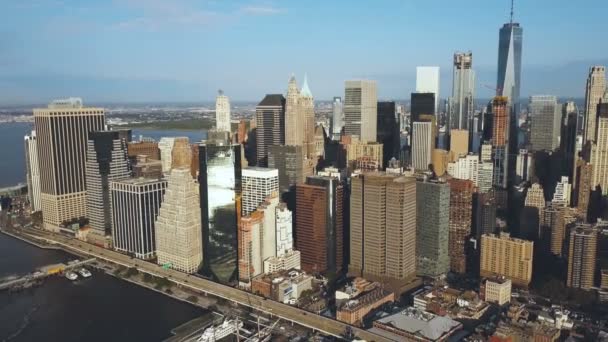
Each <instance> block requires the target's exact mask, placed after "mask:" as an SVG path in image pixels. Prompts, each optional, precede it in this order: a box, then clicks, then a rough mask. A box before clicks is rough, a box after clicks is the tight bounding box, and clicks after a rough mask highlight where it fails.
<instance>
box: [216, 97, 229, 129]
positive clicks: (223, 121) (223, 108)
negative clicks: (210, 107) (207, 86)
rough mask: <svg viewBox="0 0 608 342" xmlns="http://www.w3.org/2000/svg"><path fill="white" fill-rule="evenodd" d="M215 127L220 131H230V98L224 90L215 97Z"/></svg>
mask: <svg viewBox="0 0 608 342" xmlns="http://www.w3.org/2000/svg"><path fill="white" fill-rule="evenodd" d="M215 128H216V130H218V131H220V132H230V99H229V98H228V96H226V95H224V92H223V91H222V90H220V91H218V94H217V97H216V98H215Z"/></svg>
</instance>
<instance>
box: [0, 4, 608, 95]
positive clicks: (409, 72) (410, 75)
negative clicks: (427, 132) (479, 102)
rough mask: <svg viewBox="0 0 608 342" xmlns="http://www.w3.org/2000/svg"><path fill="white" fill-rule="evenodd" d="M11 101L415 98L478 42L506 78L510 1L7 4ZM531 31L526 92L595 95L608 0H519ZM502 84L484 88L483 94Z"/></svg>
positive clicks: (491, 67)
mask: <svg viewBox="0 0 608 342" xmlns="http://www.w3.org/2000/svg"><path fill="white" fill-rule="evenodd" d="M1 2H2V5H1V6H2V10H1V13H0V104H11V103H28V102H47V101H48V100H49V99H51V98H54V97H63V96H82V97H84V98H85V101H88V102H92V101H93V102H95V101H148V100H153V101H207V100H212V99H213V98H214V97H215V94H216V90H217V89H219V88H221V89H224V90H225V92H226V94H227V95H229V96H230V97H231V98H232V99H234V100H259V99H261V98H262V97H263V95H264V94H265V93H273V92H284V91H285V89H286V87H287V80H288V78H289V75H290V74H291V73H292V72H293V73H295V74H296V76H297V78H298V80H299V81H300V82H301V81H302V78H303V75H304V73H305V72H307V73H308V78H309V84H310V88H311V90H312V92H313V94H314V95H315V97H316V98H317V99H329V98H331V97H332V96H336V95H342V94H343V92H344V90H343V82H344V80H346V79H349V78H369V79H375V80H377V81H378V94H379V97H381V98H385V99H388V98H397V99H402V98H408V97H409V93H410V92H411V91H412V90H413V89H414V87H415V67H416V66H417V65H439V66H441V67H442V79H441V81H442V87H441V92H442V94H441V96H442V97H445V96H447V95H448V94H449V92H451V60H452V54H453V52H454V51H467V50H471V51H472V52H473V56H474V68H475V69H476V70H477V73H478V81H479V83H487V84H490V85H494V83H495V82H496V74H495V73H496V72H495V69H496V60H497V46H498V29H499V28H500V27H501V26H502V24H503V23H504V22H506V21H508V17H509V6H510V2H509V1H508V0H460V1H453V0H424V1H422V0H374V1H371V0H369V1H355V0H346V1H330V0H324V1H320V0H319V1H317V0H304V1H301V0H300V1H264V0H262V1H257V0H245V1H236V0H235V1H228V0H216V1H213V0H197V1H195V0H164V1H163V0H65V1H62V0H2V1H1ZM515 6H516V8H515V19H516V21H518V22H520V23H521V25H522V26H523V28H524V52H523V66H524V69H523V81H522V95H523V96H527V95H530V94H539V93H547V94H555V95H561V96H582V95H583V93H584V82H585V77H586V72H587V68H588V67H589V65H592V64H596V63H602V64H606V63H608V43H607V41H606V39H607V38H606V37H608V27H607V26H606V24H605V20H606V13H607V11H608V1H606V0H582V1H573V0H526V1H523V0H516V5H515ZM491 93H492V91H490V90H489V89H486V88H483V87H481V86H478V96H479V97H488V96H490V95H491Z"/></svg>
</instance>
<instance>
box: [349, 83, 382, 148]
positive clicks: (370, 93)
mask: <svg viewBox="0 0 608 342" xmlns="http://www.w3.org/2000/svg"><path fill="white" fill-rule="evenodd" d="M344 88H345V90H344V107H343V108H344V133H345V134H346V135H351V136H357V137H359V140H361V141H364V142H375V141H376V139H377V125H378V122H377V119H378V96H377V93H376V91H377V90H376V81H368V80H360V81H346V82H345V83H344Z"/></svg>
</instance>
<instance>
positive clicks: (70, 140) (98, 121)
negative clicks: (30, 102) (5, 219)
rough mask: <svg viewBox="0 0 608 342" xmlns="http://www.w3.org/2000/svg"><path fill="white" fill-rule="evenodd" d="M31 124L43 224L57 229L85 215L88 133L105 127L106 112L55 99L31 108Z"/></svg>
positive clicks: (77, 100) (77, 102) (69, 100)
mask: <svg viewBox="0 0 608 342" xmlns="http://www.w3.org/2000/svg"><path fill="white" fill-rule="evenodd" d="M34 126H35V128H36V142H37V152H38V166H39V168H40V205H41V208H42V214H43V220H44V227H45V228H46V229H51V230H56V229H59V226H60V225H61V224H62V223H64V222H66V221H69V220H72V219H78V218H81V217H86V215H87V212H86V194H87V192H86V174H85V172H86V171H85V170H86V167H85V164H86V146H87V139H88V134H89V133H90V132H93V131H100V130H103V129H104V127H105V112H104V110H103V109H102V108H87V107H83V105H82V100H81V99H79V98H70V99H67V100H56V101H53V102H52V103H51V104H50V105H49V106H48V108H43V109H34Z"/></svg>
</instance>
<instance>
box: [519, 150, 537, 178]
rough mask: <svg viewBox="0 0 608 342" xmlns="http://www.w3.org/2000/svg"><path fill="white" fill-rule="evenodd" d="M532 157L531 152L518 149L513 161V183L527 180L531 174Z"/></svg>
mask: <svg viewBox="0 0 608 342" xmlns="http://www.w3.org/2000/svg"><path fill="white" fill-rule="evenodd" d="M533 166H534V157H533V153H532V152H528V150H524V149H520V150H519V154H518V155H517V158H516V161H515V184H521V182H528V181H530V178H531V177H532V175H533Z"/></svg>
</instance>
